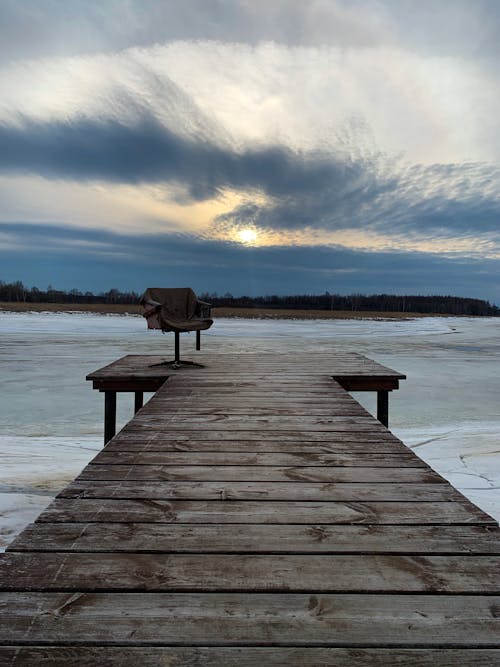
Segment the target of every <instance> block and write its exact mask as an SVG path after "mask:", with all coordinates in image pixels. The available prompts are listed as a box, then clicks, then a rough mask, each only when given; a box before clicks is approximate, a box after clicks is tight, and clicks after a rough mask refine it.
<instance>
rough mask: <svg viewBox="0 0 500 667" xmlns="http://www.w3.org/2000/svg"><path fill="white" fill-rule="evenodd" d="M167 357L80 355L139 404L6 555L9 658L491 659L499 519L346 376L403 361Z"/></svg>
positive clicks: (495, 645)
mask: <svg viewBox="0 0 500 667" xmlns="http://www.w3.org/2000/svg"><path fill="white" fill-rule="evenodd" d="M158 361H160V359H159V358H157V357H137V356H129V357H125V358H124V359H122V360H119V361H118V362H115V364H111V365H110V366H108V367H106V368H104V369H101V370H100V371H97V372H96V373H93V374H92V375H91V376H89V378H90V379H91V380H92V381H93V383H94V387H95V388H97V389H100V390H101V391H103V392H104V393H105V394H106V393H107V394H108V395H107V396H106V398H107V415H108V424H107V427H108V430H109V429H110V428H111V426H112V424H111V421H112V417H113V415H112V412H113V411H112V407H113V403H114V404H116V392H120V391H129V392H135V393H136V408H137V409H138V412H137V414H136V415H135V416H134V418H133V419H132V420H131V421H130V422H129V423H128V424H127V425H126V426H125V428H124V429H123V430H122V431H120V432H119V433H118V434H117V435H115V436H114V437H113V438H112V439H111V440H110V441H109V442H108V444H107V445H106V446H105V447H104V449H103V450H102V451H101V452H100V453H99V454H98V455H97V456H96V457H95V458H94V460H93V461H91V463H90V464H89V465H88V466H87V467H86V468H85V469H84V470H83V471H82V473H81V474H80V475H79V476H78V477H77V478H76V480H75V481H74V482H72V483H71V484H69V485H68V486H67V487H66V488H65V489H64V490H63V491H62V492H61V493H60V494H59V496H58V497H57V498H56V499H55V500H54V501H53V503H52V504H51V505H50V506H49V507H48V508H47V510H45V511H44V512H43V513H42V514H41V515H40V517H39V518H38V520H37V521H36V522H35V523H33V524H31V525H30V526H28V527H27V528H26V529H25V530H24V531H23V532H22V533H21V535H20V536H19V537H18V538H17V539H16V540H15V541H14V542H13V544H12V545H11V546H10V548H9V549H8V551H7V553H6V554H4V556H3V557H2V559H1V561H0V587H1V591H2V592H1V594H0V642H1V644H2V645H1V646H0V665H2V666H3V665H11V666H12V665H15V666H16V667H19V666H22V667H34V666H35V665H37V666H39V665H56V666H60V667H62V666H67V665H71V666H72V667H78V666H80V665H81V666H83V665H99V666H100V667H102V666H104V667H106V666H108V665H109V666H111V665H113V666H115V665H116V666H119V665H120V666H121V665H137V664H138V665H140V667H152V666H153V665H154V666H155V667H157V666H158V665H168V666H169V667H187V666H194V665H200V666H201V665H203V666H204V667H225V666H234V667H236V666H238V667H250V666H252V667H256V666H259V667H263V666H271V667H274V666H278V665H297V666H299V665H300V666H304V667H313V666H314V667H318V666H319V667H321V666H322V665H325V666H326V665H346V666H347V665H349V666H351V665H355V666H356V665H363V666H368V665H369V666H372V665H374V666H376V667H377V666H378V667H382V666H384V667H385V666H386V665H404V666H408V665H428V666H431V665H432V667H435V666H437V665H450V666H451V665H456V666H457V667H458V666H459V665H460V666H463V665H474V666H477V665H479V666H484V667H486V666H488V667H490V666H491V665H500V596H499V592H500V585H499V572H500V567H499V565H500V539H499V535H500V533H499V529H498V526H497V524H496V522H495V521H494V519H492V518H491V517H490V516H488V515H487V514H485V513H484V512H483V511H481V510H480V509H478V508H477V507H476V506H475V505H473V504H472V503H471V502H469V501H468V500H467V499H466V498H464V497H463V496H462V495H461V494H460V493H459V492H458V491H456V490H455V489H454V488H453V487H452V486H451V485H450V484H449V483H448V482H446V480H444V479H443V478H442V477H440V475H438V474H437V473H436V472H434V471H433V470H432V469H431V468H430V467H429V466H428V465H426V464H425V463H424V462H423V461H422V460H421V459H419V458H418V457H417V456H416V455H415V454H414V453H413V452H412V451H410V450H409V449H408V448H407V447H406V446H405V445H404V444H403V443H402V442H401V441H400V440H398V439H397V438H396V437H395V436H394V435H393V434H391V432H390V431H389V430H387V428H386V427H385V426H384V425H383V424H382V423H381V421H380V420H377V419H376V418H375V417H373V416H371V415H370V414H369V413H368V412H366V411H365V409H364V408H362V407H361V406H360V405H359V403H358V402H357V401H355V400H354V399H353V398H352V397H351V396H350V395H349V394H348V393H347V391H346V389H358V390H367V391H377V392H378V393H379V410H381V411H382V415H380V414H379V417H381V416H382V418H383V417H384V416H385V413H384V407H385V408H386V405H387V403H386V398H387V396H386V392H389V391H391V390H392V389H396V388H397V386H398V382H399V380H400V379H402V378H403V377H404V376H402V375H400V374H398V373H396V372H395V371H392V370H391V369H387V368H385V367H383V366H380V365H379V364H376V363H375V362H373V361H371V360H369V359H366V358H364V357H362V356H360V355H354V354H342V353H339V354H331V355H328V354H321V355H314V356H309V357H307V358H305V357H304V358H297V357H296V356H292V355H287V354H282V355H276V354H273V355H267V354H258V355H256V354H245V355H239V356H231V355H216V354H213V355H206V354H203V355H201V362H202V363H203V364H204V367H203V368H197V367H191V368H190V367H182V368H180V369H179V370H175V371H174V370H172V369H171V368H168V367H166V366H163V367H162V366H156V365H155V364H156V363H158ZM167 378H168V379H167ZM333 378H335V379H333ZM152 388H154V390H157V391H156V394H155V395H154V397H153V398H152V399H151V400H150V401H149V402H148V403H147V404H146V405H145V406H144V407H142V408H141V409H139V405H140V403H141V402H142V398H141V396H140V394H141V392H142V391H149V390H151V389H152ZM113 394H114V396H113ZM137 394H139V397H138V396H137ZM110 414H111V416H110ZM382 420H383V419H382Z"/></svg>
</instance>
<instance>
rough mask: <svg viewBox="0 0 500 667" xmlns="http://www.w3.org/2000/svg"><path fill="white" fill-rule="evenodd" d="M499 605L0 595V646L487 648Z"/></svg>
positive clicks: (446, 600)
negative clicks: (71, 643)
mask: <svg viewBox="0 0 500 667" xmlns="http://www.w3.org/2000/svg"><path fill="white" fill-rule="evenodd" d="M499 603H500V598H499V597H498V596H492V595H480V596H476V595H465V596H457V595H432V594H425V595H415V594H408V595H388V594H379V595H363V594H348V593H346V594H337V595H321V594H320V595H317V594H316V593H314V592H313V591H311V593H309V594H297V593H288V594H283V593H274V594H266V593H260V594H259V593H254V594H248V593H243V592H242V593H206V594H197V593H79V592H78V591H75V592H74V593H71V594H68V593H37V592H34V593H31V592H30V593H26V592H25V593H22V592H20V593H15V592H14V593H2V594H1V595H0V642H1V643H4V644H5V643H9V644H12V643H16V644H17V643H26V642H27V641H28V642H29V643H33V644H35V643H56V644H57V643H61V642H64V643H68V639H70V638H72V637H73V638H75V637H78V638H79V643H89V642H92V643H94V644H95V643H98V644H103V645H106V644H108V645H109V644H118V645H119V644H124V645H132V646H133V645H136V646H137V645H148V644H150V645H151V644H152V645H155V644H157V643H158V642H160V643H161V644H163V645H165V644H167V645H168V644H174V645H175V644H176V645H179V644H180V645H183V644H187V645H190V646H205V645H207V644H211V645H218V646H224V645H229V646H238V645H240V646H245V645H247V644H250V645H252V644H253V645H257V646H274V647H281V646H304V645H308V646H330V647H331V646H335V645H339V646H343V647H346V646H349V645H350V646H354V647H359V648H362V647H374V646H375V647H377V646H379V647H381V646H385V647H387V646H394V647H402V648H404V647H408V646H411V647H414V648H415V647H428V648H431V647H433V646H435V645H436V644H437V645H438V646H440V647H444V648H446V647H449V648H452V647H454V648H456V647H459V646H468V647H469V648H479V647H485V648H486V647H489V648H492V645H494V644H495V643H496V644H497V643H498V636H499V631H500V615H499V613H498V610H499ZM497 648H498V646H497Z"/></svg>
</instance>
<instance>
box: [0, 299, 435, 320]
mask: <svg viewBox="0 0 500 667" xmlns="http://www.w3.org/2000/svg"><path fill="white" fill-rule="evenodd" d="M2 311H3V312H16V313H28V312H53V313H65V312H86V313H103V314H118V315H125V314H128V315H139V314H141V313H142V309H141V307H140V306H139V305H134V304H101V303H83V304H82V303H74V304H73V303H23V302H5V301H3V302H0V312H2ZM212 315H213V317H214V318H217V317H242V318H253V319H268V320H283V319H294V320H361V319H362V320H380V319H383V320H408V319H414V318H416V317H428V316H429V315H430V314H422V313H397V312H373V311H356V310H292V309H281V308H279V309H278V308H213V309H212Z"/></svg>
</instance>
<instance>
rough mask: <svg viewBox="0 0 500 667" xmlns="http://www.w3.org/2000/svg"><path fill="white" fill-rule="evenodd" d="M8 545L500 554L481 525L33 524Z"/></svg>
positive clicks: (495, 539) (494, 535) (495, 536)
mask: <svg viewBox="0 0 500 667" xmlns="http://www.w3.org/2000/svg"><path fill="white" fill-rule="evenodd" d="M8 550H9V551H26V550H27V551H60V552H65V551H89V552H95V553H99V552H101V551H109V552H122V551H124V552H148V553H156V552H158V553H231V552H236V553H332V554H335V553H337V554H338V553H406V554H430V555H438V554H447V555H453V554H455V555H459V554H470V553H472V552H473V553H474V554H478V555H479V554H491V555H497V556H499V555H500V536H499V532H498V531H497V530H494V529H492V528H491V527H487V526H477V525H474V526H422V525H410V526H385V525H340V526H336V525H325V524H308V525H296V524H288V525H276V524H272V525H266V524H245V525H240V524H200V525H198V524H161V523H34V524H31V525H30V526H28V528H26V529H25V530H24V531H23V532H22V533H21V535H19V536H18V538H17V539H16V540H14V542H13V543H11V545H10V546H9V549H8Z"/></svg>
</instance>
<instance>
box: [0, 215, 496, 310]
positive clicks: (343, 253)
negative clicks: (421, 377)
mask: <svg viewBox="0 0 500 667" xmlns="http://www.w3.org/2000/svg"><path fill="white" fill-rule="evenodd" d="M2 235H5V236H6V237H8V248H7V249H6V250H2V245H1V240H2ZM0 266H1V267H2V268H1V271H0V280H4V281H10V280H18V279H22V280H23V282H24V283H25V284H27V285H28V286H31V285H36V286H38V287H45V286H46V284H48V283H49V282H50V283H52V284H53V285H54V286H57V287H60V288H64V289H71V288H73V287H77V288H79V289H80V290H82V291H85V290H87V289H91V290H96V291H99V290H101V289H106V288H110V287H118V288H120V289H134V290H136V291H141V290H142V289H143V288H145V287H146V286H147V285H148V284H153V283H154V284H170V285H191V286H192V287H193V288H194V289H195V290H196V291H198V292H204V291H209V292H211V291H214V290H216V291H218V292H219V293H225V292H227V291H229V292H231V293H233V294H234V295H241V294H252V295H258V294H266V293H269V291H270V286H271V285H272V288H271V289H272V292H274V293H278V294H280V293H281V294H290V293H297V294H303V293H323V292H324V291H325V290H328V291H330V292H332V293H341V294H352V293H372V292H373V291H377V292H379V293H380V292H385V293H392V294H394V293H398V294H410V293H418V294H455V295H461V296H471V297H477V298H487V299H489V300H491V301H494V302H496V303H499V302H500V292H499V290H498V288H497V285H498V284H499V282H500V281H499V279H500V261H499V260H484V259H483V260H481V261H478V260H475V259H467V258H466V259H464V258H462V259H450V258H443V257H439V256H437V255H427V254H424V253H417V252H406V253H405V252H359V251H353V250H348V249H345V248H331V247H325V246H307V247H291V248H290V247H263V248H249V247H244V246H241V245H238V244H234V243H227V242H222V241H208V240H204V239H200V238H196V237H192V236H188V235H174V234H155V235H148V236H137V235H119V234H113V233H110V232H107V231H100V230H88V229H76V228H68V227H62V226H58V225H30V224H19V223H11V224H2V225H0ZM374 286H376V287H374Z"/></svg>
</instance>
